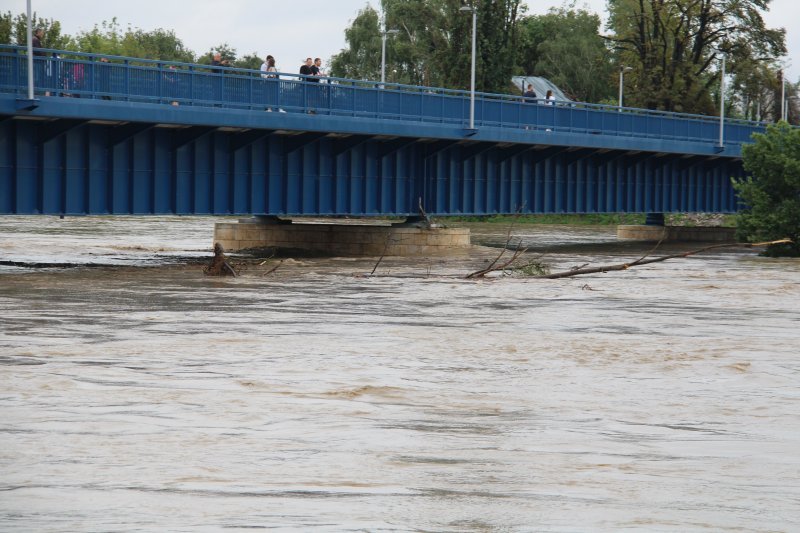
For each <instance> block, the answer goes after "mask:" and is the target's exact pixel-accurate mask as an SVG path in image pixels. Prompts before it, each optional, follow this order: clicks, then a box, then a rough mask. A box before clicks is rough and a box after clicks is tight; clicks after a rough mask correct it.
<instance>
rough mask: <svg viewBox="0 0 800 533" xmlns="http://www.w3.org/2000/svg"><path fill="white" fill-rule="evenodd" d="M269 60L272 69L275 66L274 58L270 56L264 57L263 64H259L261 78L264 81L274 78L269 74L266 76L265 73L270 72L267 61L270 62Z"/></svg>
mask: <svg viewBox="0 0 800 533" xmlns="http://www.w3.org/2000/svg"><path fill="white" fill-rule="evenodd" d="M270 59H271V60H272V66H273V67H274V66H275V58H274V57H272V56H271V55H268V56H267V57H266V59H264V62H263V63H261V77H262V78H265V79H266V78H274V77H275V76H270V75H269V74H267V72H270V70H269V61H270Z"/></svg>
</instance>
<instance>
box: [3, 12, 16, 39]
mask: <svg viewBox="0 0 800 533" xmlns="http://www.w3.org/2000/svg"><path fill="white" fill-rule="evenodd" d="M13 35H14V15H12V14H11V11H6V12H5V13H0V44H14V43H13V42H12V36H13Z"/></svg>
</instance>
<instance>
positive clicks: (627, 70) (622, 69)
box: [619, 67, 633, 111]
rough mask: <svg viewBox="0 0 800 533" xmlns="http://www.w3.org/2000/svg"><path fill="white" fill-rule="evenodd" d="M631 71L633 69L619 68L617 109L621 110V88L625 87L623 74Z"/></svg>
mask: <svg viewBox="0 0 800 533" xmlns="http://www.w3.org/2000/svg"><path fill="white" fill-rule="evenodd" d="M631 70H633V67H619V108H620V111H621V110H622V88H623V87H624V86H625V73H626V72H630V71H631Z"/></svg>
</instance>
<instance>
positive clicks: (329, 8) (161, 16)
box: [2, 0, 800, 80]
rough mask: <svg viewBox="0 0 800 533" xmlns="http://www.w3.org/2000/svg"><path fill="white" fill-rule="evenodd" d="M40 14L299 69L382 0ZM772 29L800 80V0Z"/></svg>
mask: <svg viewBox="0 0 800 533" xmlns="http://www.w3.org/2000/svg"><path fill="white" fill-rule="evenodd" d="M32 2H33V8H34V10H35V11H37V13H39V14H40V15H42V16H45V17H48V18H55V19H57V20H59V21H61V23H62V25H63V30H64V31H65V32H66V33H70V34H74V33H77V32H79V31H80V30H90V29H91V28H92V27H93V26H94V24H96V23H98V24H99V23H100V22H102V21H103V20H111V19H112V18H113V17H117V20H118V22H120V23H121V24H122V26H123V27H125V26H128V25H131V26H133V27H138V28H142V29H144V30H152V29H154V28H159V27H160V28H166V29H172V30H174V31H175V33H176V35H177V36H178V37H180V38H181V39H182V40H183V42H184V44H186V46H188V47H189V48H191V49H192V50H194V51H195V52H197V53H201V52H205V51H207V50H208V49H210V48H211V47H213V46H216V45H218V44H220V43H223V42H227V43H228V44H229V45H231V46H233V47H234V48H236V49H237V51H238V52H239V54H240V55H241V54H246V53H251V52H258V53H259V55H260V56H262V57H263V56H265V55H266V54H268V53H269V54H272V55H274V56H275V57H276V58H277V64H278V67H279V68H280V69H281V70H283V71H286V72H295V71H297V69H298V68H299V66H300V63H301V61H303V60H304V59H305V58H306V57H308V56H312V57H317V56H319V57H321V58H323V60H324V61H325V62H326V64H327V60H328V59H329V58H330V57H331V56H332V55H333V54H335V53H337V52H338V51H339V50H340V49H341V48H342V47H344V45H345V41H344V30H345V28H346V27H347V26H348V25H349V23H350V21H352V20H353V19H354V18H355V16H356V15H357V13H358V11H359V10H360V9H362V8H363V7H365V6H366V5H367V4H371V5H372V6H373V7H377V6H378V5H379V2H378V0H335V1H333V0H295V1H285V0H258V1H257V0H191V1H187V0H177V1H175V0H173V1H165V0H133V1H126V2H121V1H118V0H107V1H105V2H98V1H97V0H69V1H65V0H32ZM578 3H579V5H586V7H587V8H588V9H590V10H591V11H595V12H597V13H600V14H601V15H604V13H605V5H606V2H605V0H587V1H584V2H580V0H579V2H578ZM527 4H528V7H529V11H530V12H532V13H544V12H546V11H547V10H548V9H549V8H550V7H552V6H558V5H560V3H559V2H540V1H535V0H532V1H528V2H527ZM25 6H26V2H25V0H3V1H2V9H3V10H11V11H12V12H18V13H22V12H24V11H25ZM766 20H767V23H768V24H769V25H770V26H772V27H780V26H783V27H785V28H786V30H787V35H788V45H789V56H790V58H794V60H793V61H792V63H793V64H792V66H791V67H790V68H789V73H790V77H791V79H793V80H797V79H798V77H800V57H798V55H800V2H798V0H773V2H772V9H771V10H770V12H769V13H767V15H766Z"/></svg>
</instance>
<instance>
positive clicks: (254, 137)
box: [229, 130, 273, 152]
mask: <svg viewBox="0 0 800 533" xmlns="http://www.w3.org/2000/svg"><path fill="white" fill-rule="evenodd" d="M271 135H273V132H272V131H271V130H249V131H243V132H238V133H235V134H233V135H231V137H230V145H229V146H230V149H231V150H232V151H233V152H238V151H239V150H241V149H243V148H246V147H248V146H251V145H253V144H255V143H257V142H259V141H263V140H264V139H266V138H267V137H270V136H271Z"/></svg>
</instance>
